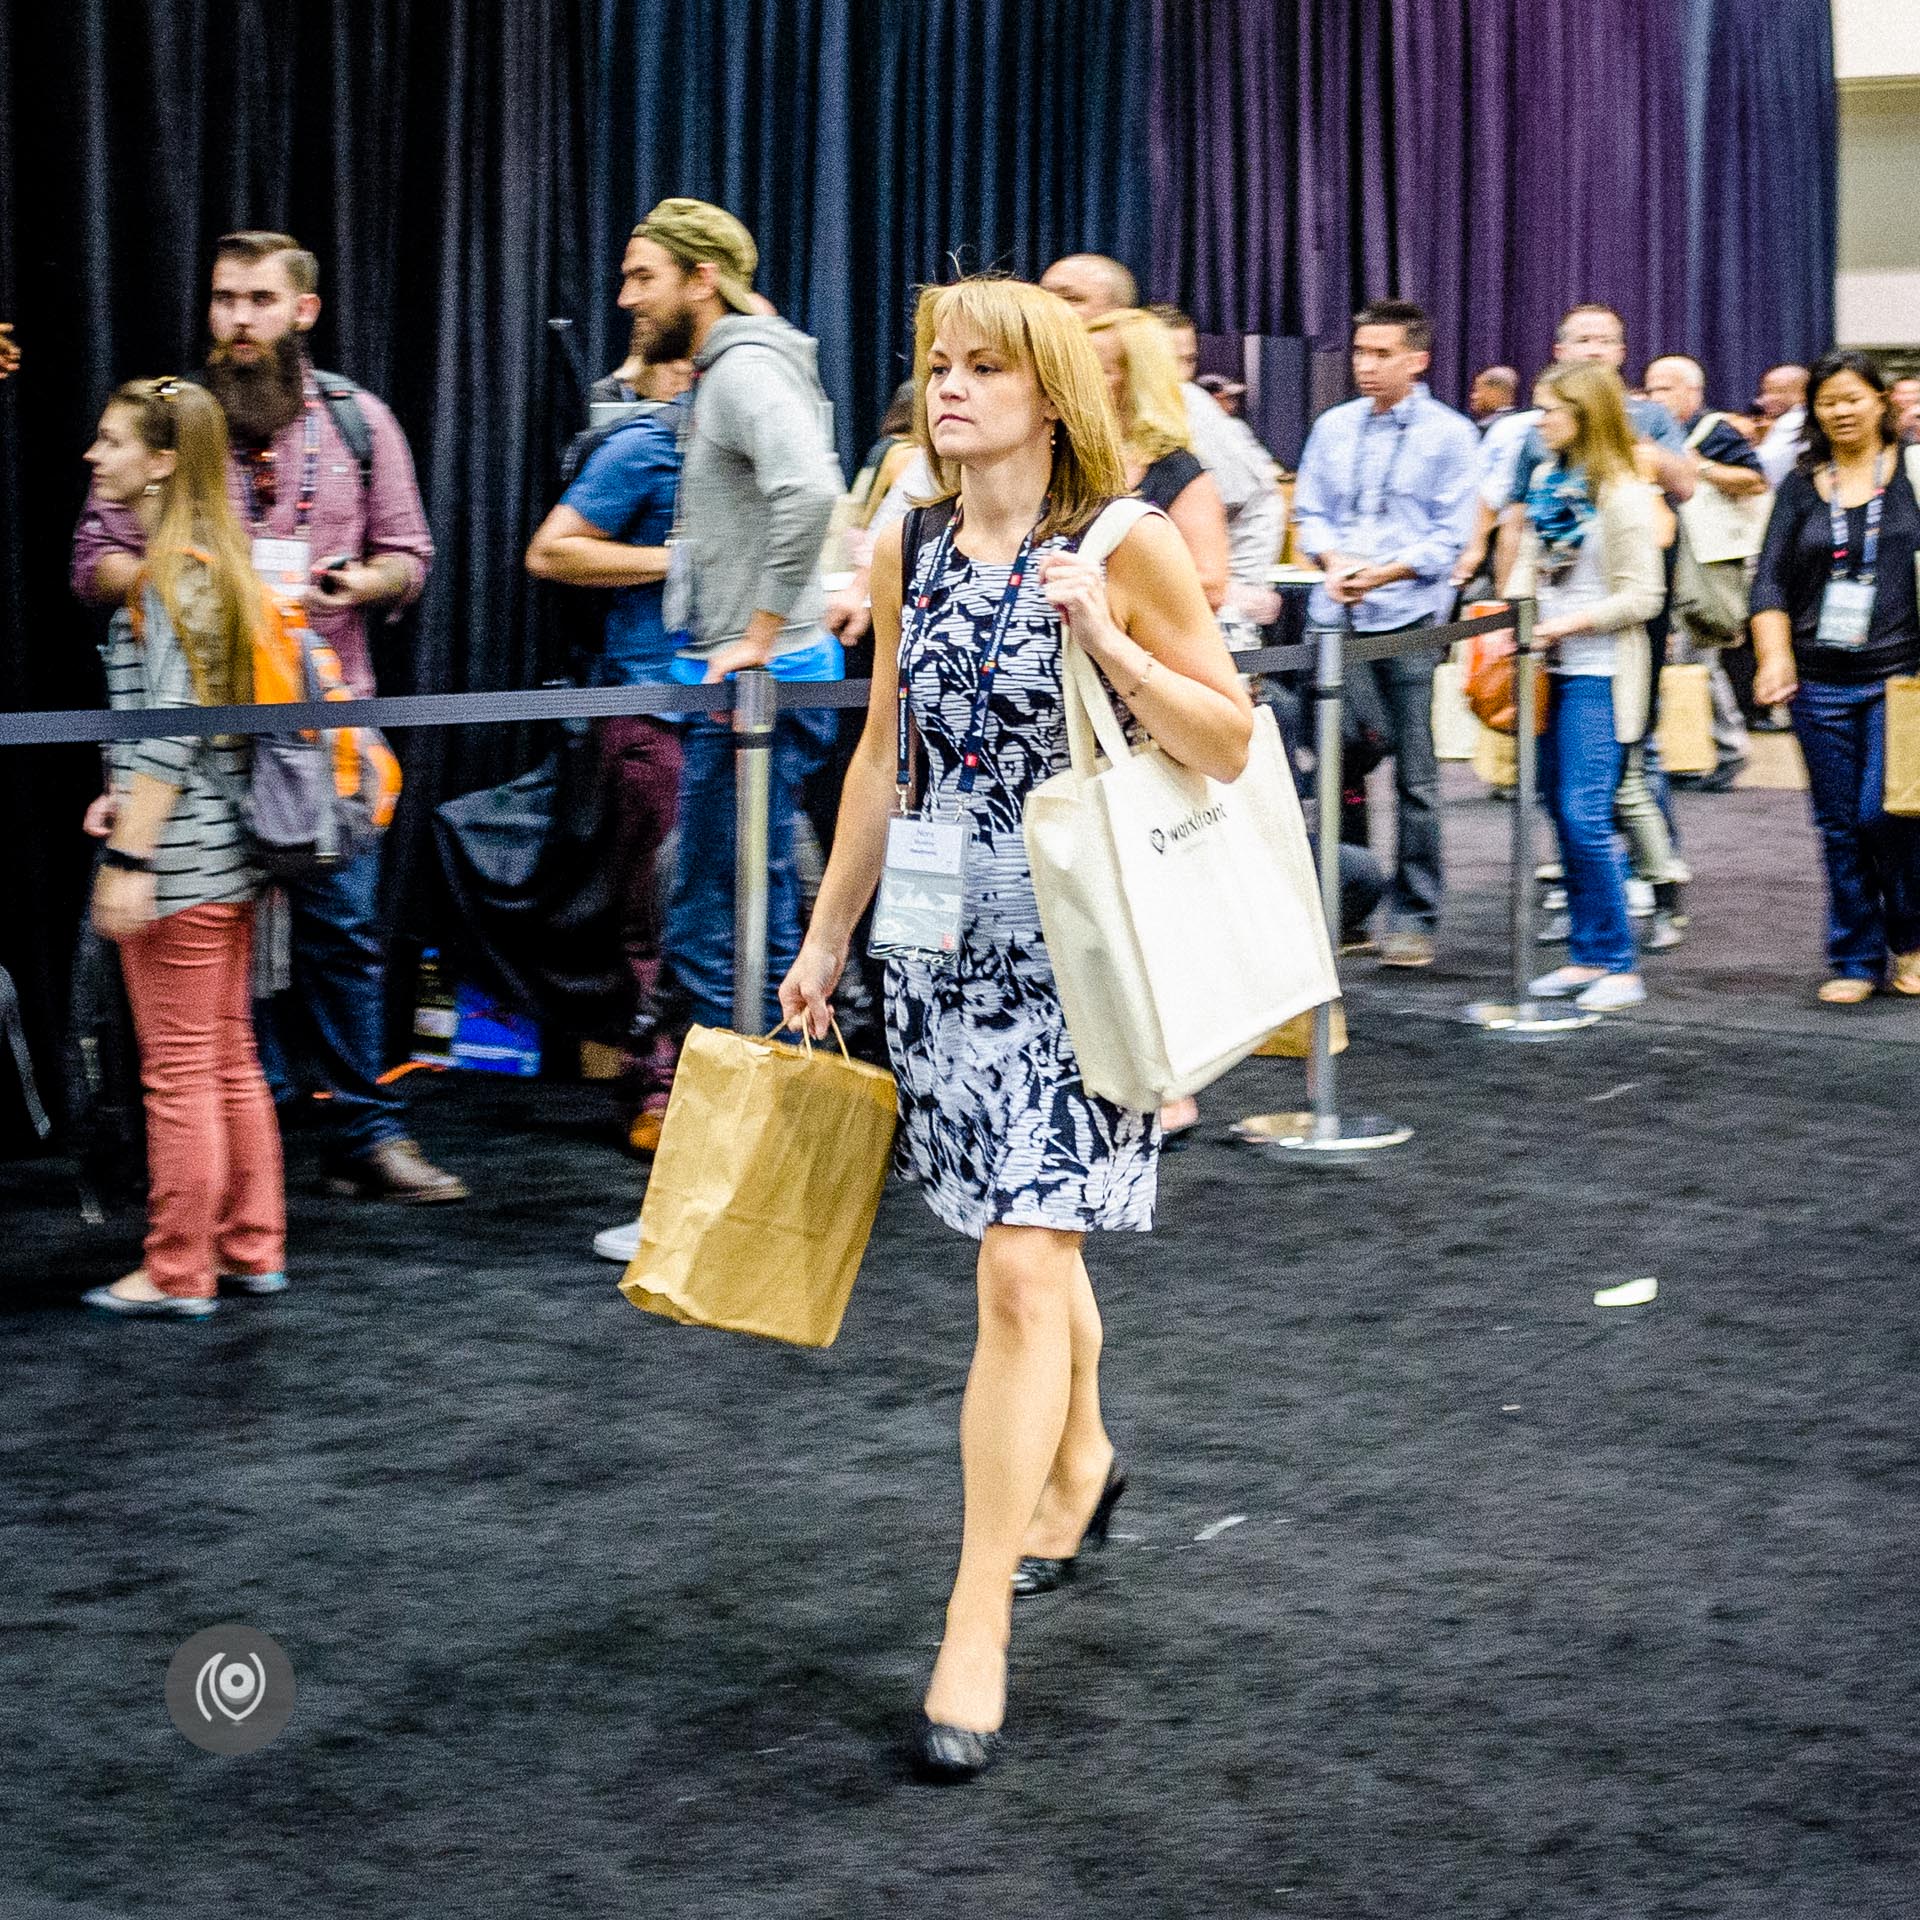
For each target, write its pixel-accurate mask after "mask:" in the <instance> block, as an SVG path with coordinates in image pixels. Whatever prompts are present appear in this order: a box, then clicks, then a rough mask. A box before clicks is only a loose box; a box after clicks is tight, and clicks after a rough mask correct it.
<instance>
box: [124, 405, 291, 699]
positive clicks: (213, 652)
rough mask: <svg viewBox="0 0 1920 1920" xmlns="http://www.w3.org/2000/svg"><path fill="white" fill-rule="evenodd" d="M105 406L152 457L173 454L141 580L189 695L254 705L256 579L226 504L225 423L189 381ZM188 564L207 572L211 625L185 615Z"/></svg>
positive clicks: (247, 546)
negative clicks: (176, 652)
mask: <svg viewBox="0 0 1920 1920" xmlns="http://www.w3.org/2000/svg"><path fill="white" fill-rule="evenodd" d="M107 404H108V405H109V406H112V407H123V408H125V409H126V412H127V414H128V417H129V418H130V419H131V421H132V423H133V430H134V432H135V433H136V434H137V435H138V436H139V438H140V442H141V444H142V445H143V446H144V447H146V449H147V450H148V451H149V452H150V453H171V454H172V455H173V456H174V466H173V471H172V473H170V474H169V475H168V476H167V477H166V479H164V480H162V481H159V482H158V483H157V484H158V486H159V488H160V513H159V517H158V519H157V520H156V522H155V524H154V528H153V531H152V532H151V533H150V534H149V535H148V536H147V561H146V568H145V572H144V575H143V577H144V579H145V580H147V581H149V582H151V583H152V586H153V589H154V591H155V592H156V593H158V594H159V596H160V603H161V605H162V606H164V607H165V608H166V610H167V618H168V619H169V620H171V621H172V623H173V630H174V632H175V633H176V634H178V635H179V637H180V646H181V650H182V651H183V652H184V653H185V654H186V656H187V665H188V667H189V669H190V670H191V671H192V674H193V688H194V692H195V693H196V694H197V695H198V696H199V699H200V704H201V705H202V706H221V705H224V704H226V703H228V702H230V701H234V702H239V701H247V700H251V699H252V698H253V640H254V629H255V627H256V626H257V625H258V623H259V619H260V582H259V580H258V578H257V577H256V576H255V574H254V571H253V550H252V547H251V546H250V544H249V543H248V540H247V536H246V534H245V532H244V531H243V530H242V528H241V526H240V522H239V520H238V518H237V517H236V516H235V514H234V511H233V505H232V503H231V501H229V499H228V498H227V423H226V419H225V417H224V416H223V415H222V413H221V411H220V408H219V405H218V404H217V403H216V401H215V400H214V398H213V396H212V395H211V394H210V393H208V392H207V391H206V390H205V388H203V387H198V386H195V385H194V384H193V382H192V381H190V380H129V381H128V382H127V384H126V385H125V386H123V387H121V388H120V389H119V390H118V391H117V392H116V393H115V394H114V396H113V398H112V399H111V400H110V401H108V402H107ZM190 565H192V566H201V567H204V568H205V570H206V574H207V579H208V583H209V585H210V586H211V588H212V594H213V605H214V608H215V615H214V618H213V620H212V622H211V623H209V622H208V621H206V620H205V619H203V618H200V617H198V616H197V615H196V617H194V618H193V619H192V620H188V619H187V618H185V617H184V616H183V613H182V605H181V580H182V576H183V574H184V573H185V571H186V569H187V567H188V566H190ZM136 591H137V589H136Z"/></svg>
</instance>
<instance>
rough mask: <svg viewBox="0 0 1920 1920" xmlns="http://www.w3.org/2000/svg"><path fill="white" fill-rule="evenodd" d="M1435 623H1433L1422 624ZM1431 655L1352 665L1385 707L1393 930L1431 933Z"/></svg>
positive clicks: (1435, 824) (1434, 899)
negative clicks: (1392, 852)
mask: <svg viewBox="0 0 1920 1920" xmlns="http://www.w3.org/2000/svg"><path fill="white" fill-rule="evenodd" d="M1417 624H1419V625H1420V626H1431V625H1432V624H1433V623H1432V622H1431V621H1430V620H1422V621H1420V622H1418V623H1417ZM1438 664H1439V656H1438V655H1437V654H1436V653H1434V652H1433V651H1431V650H1425V651H1422V652H1419V653H1401V654H1395V655H1394V656H1393V657H1392V658H1391V659H1387V660H1366V661H1362V662H1361V663H1360V664H1359V665H1358V666H1356V667H1355V668H1353V672H1354V673H1356V674H1361V673H1366V674H1371V675H1372V676H1373V682H1374V685H1375V687H1376V688H1377V689H1378V691H1379V695H1380V704H1381V705H1382V706H1383V707H1384V708H1385V709H1386V719H1387V730H1388V739H1389V742H1390V751H1391V752H1392V754H1393V794H1394V800H1395V802H1396V806H1395V810H1394V846H1395V849H1396V851H1395V855H1394V868H1393V880H1392V883H1391V884H1390V885H1389V886H1388V888H1387V923H1388V926H1389V928H1395V929H1406V928H1411V929H1415V930H1417V931H1419V932H1422V933H1432V932H1433V931H1434V929H1435V928H1436V927H1438V926H1439V924H1440V895H1441V889H1442V886H1443V880H1442V875H1441V864H1440V762H1439V761H1438V760H1437V759H1436V758H1435V757H1434V751H1433V670H1434V668H1435V667H1436V666H1437V665H1438Z"/></svg>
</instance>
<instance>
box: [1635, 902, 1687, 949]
mask: <svg viewBox="0 0 1920 1920" xmlns="http://www.w3.org/2000/svg"><path fill="white" fill-rule="evenodd" d="M1686 937H1687V921H1686V916H1685V915H1684V914H1679V913H1669V912H1668V911H1667V909H1666V908H1665V907H1662V908H1661V909H1660V910H1659V912H1657V913H1656V914H1655V915H1654V916H1653V925H1652V927H1651V928H1650V929H1649V930H1648V933H1647V938H1646V942H1645V945H1646V949H1647V951H1648V952H1649V953H1665V952H1666V951H1667V950H1668V949H1669V948H1670V947H1677V946H1679V945H1680V943H1681V942H1682V941H1683V940H1685V939H1686Z"/></svg>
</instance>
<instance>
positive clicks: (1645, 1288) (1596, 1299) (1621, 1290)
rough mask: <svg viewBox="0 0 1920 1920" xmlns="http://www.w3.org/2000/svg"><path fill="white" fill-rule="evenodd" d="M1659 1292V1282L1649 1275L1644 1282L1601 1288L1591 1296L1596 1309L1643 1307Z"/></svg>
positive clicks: (1635, 1281)
mask: <svg viewBox="0 0 1920 1920" xmlns="http://www.w3.org/2000/svg"><path fill="white" fill-rule="evenodd" d="M1659 1291H1660V1282H1659V1281H1658V1280H1655V1279H1654V1278H1653V1277H1652V1276H1651V1275H1649V1276H1648V1277H1647V1278H1646V1279H1645V1280H1628V1281H1624V1282H1623V1283H1622V1284H1621V1285H1619V1286H1617V1287H1602V1288H1601V1289H1600V1291H1599V1292H1598V1293H1596V1294H1595V1295H1594V1296H1593V1304H1594V1305H1595V1306H1596V1307H1644V1306H1645V1305H1646V1304H1647V1302H1648V1301H1649V1300H1651V1299H1652V1298H1653V1297H1654V1295H1655V1294H1657V1293H1658V1292H1659Z"/></svg>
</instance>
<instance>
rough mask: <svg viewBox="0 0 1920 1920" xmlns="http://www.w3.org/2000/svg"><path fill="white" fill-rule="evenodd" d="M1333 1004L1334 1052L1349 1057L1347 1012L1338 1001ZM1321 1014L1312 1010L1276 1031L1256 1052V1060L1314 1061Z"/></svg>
mask: <svg viewBox="0 0 1920 1920" xmlns="http://www.w3.org/2000/svg"><path fill="white" fill-rule="evenodd" d="M1332 1004H1333V1050H1334V1052H1335V1053H1345V1052H1346V1050H1347V1010H1346V1008H1345V1007H1344V1006H1343V1005H1342V1004H1341V1003H1340V1002H1339V1001H1338V1000H1336V1001H1334V1002H1333V1003H1332ZM1318 1012H1319V1008H1318V1007H1309V1008H1308V1009H1307V1011H1306V1012H1305V1013H1296V1014H1295V1015H1294V1016H1293V1018H1292V1019H1291V1020H1289V1021H1288V1022H1287V1024H1286V1025H1285V1026H1284V1027H1279V1028H1277V1029H1275V1031H1274V1032H1272V1033H1270V1034H1268V1035H1267V1037H1266V1038H1265V1039H1264V1040H1262V1041H1261V1042H1260V1044H1259V1045H1258V1046H1257V1047H1255V1048H1254V1050H1253V1053H1254V1058H1255V1059H1256V1060H1311V1059H1312V1058H1313V1018H1314V1015H1315V1014H1316V1013H1318Z"/></svg>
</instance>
